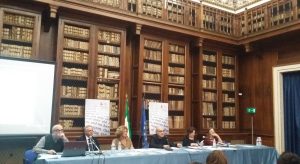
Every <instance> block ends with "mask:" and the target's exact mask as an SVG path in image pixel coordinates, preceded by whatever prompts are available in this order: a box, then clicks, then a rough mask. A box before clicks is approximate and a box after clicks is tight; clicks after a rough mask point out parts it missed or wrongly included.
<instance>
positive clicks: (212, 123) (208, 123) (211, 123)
mask: <svg viewBox="0 0 300 164" xmlns="http://www.w3.org/2000/svg"><path fill="white" fill-rule="evenodd" d="M202 126H203V128H204V129H209V128H216V127H217V121H216V120H215V119H213V118H203V120H202Z"/></svg>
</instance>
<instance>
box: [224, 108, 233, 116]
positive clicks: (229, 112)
mask: <svg viewBox="0 0 300 164" xmlns="http://www.w3.org/2000/svg"><path fill="white" fill-rule="evenodd" d="M235 115H236V113H235V107H232V106H227V107H223V116H235Z"/></svg>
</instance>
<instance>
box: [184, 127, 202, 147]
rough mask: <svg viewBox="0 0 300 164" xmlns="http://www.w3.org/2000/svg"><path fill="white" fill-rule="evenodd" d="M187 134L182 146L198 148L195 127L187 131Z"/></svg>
mask: <svg viewBox="0 0 300 164" xmlns="http://www.w3.org/2000/svg"><path fill="white" fill-rule="evenodd" d="M186 132H187V134H186V136H185V137H184V138H183V140H182V146H198V144H197V142H196V139H195V134H196V130H195V128H194V127H190V128H188V129H187V130H186Z"/></svg>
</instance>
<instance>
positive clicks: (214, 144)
mask: <svg viewBox="0 0 300 164" xmlns="http://www.w3.org/2000/svg"><path fill="white" fill-rule="evenodd" d="M212 147H217V143H216V139H214V140H213V146H212Z"/></svg>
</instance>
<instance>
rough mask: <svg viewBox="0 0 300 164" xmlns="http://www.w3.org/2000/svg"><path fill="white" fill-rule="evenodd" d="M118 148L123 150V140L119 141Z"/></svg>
mask: <svg viewBox="0 0 300 164" xmlns="http://www.w3.org/2000/svg"><path fill="white" fill-rule="evenodd" d="M118 150H122V144H121V141H119V144H118Z"/></svg>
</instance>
